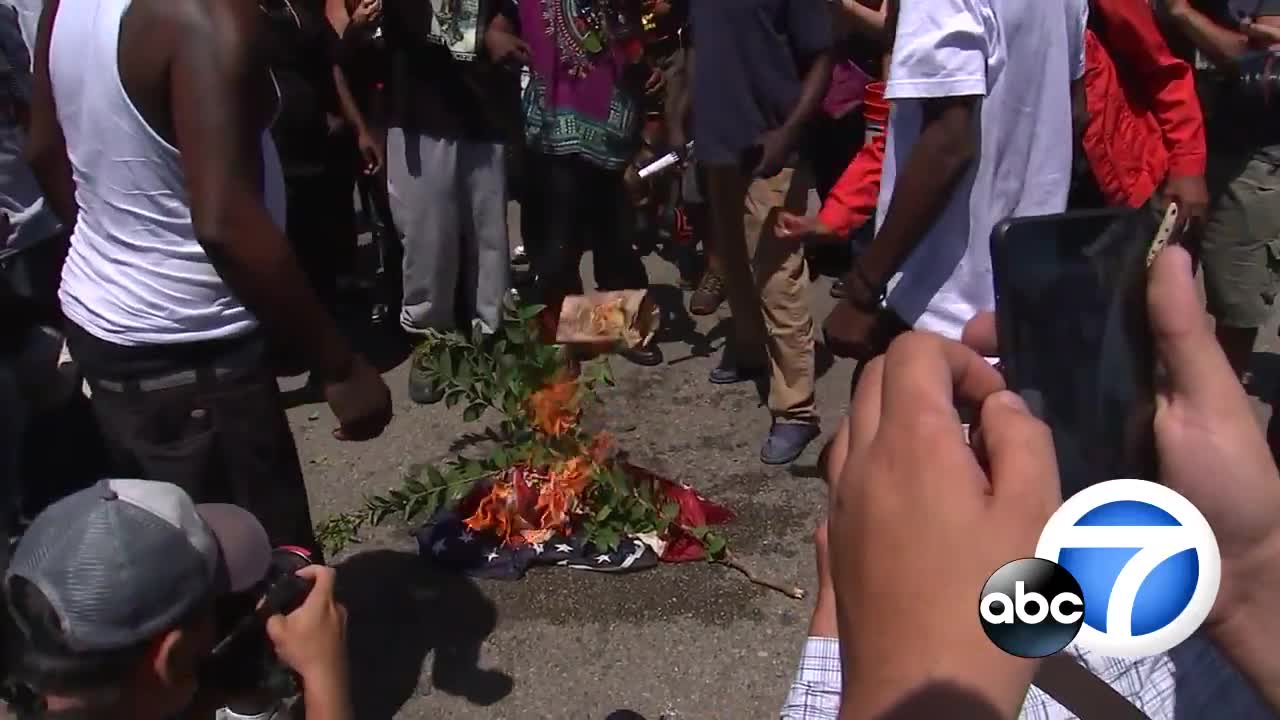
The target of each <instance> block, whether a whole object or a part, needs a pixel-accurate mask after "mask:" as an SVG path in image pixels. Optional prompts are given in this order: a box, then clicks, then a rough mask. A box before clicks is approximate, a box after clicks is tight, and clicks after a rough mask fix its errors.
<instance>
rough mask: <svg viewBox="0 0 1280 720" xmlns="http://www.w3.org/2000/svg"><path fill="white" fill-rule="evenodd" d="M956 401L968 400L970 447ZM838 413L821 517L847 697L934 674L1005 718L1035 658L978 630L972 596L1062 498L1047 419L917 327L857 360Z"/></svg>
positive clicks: (865, 703)
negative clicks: (862, 366)
mask: <svg viewBox="0 0 1280 720" xmlns="http://www.w3.org/2000/svg"><path fill="white" fill-rule="evenodd" d="M957 404H961V405H968V406H972V407H977V408H980V413H981V423H982V427H983V433H982V435H981V440H980V442H981V445H980V446H979V447H977V448H973V447H970V445H969V444H968V443H967V442H966V440H965V436H964V432H963V429H962V427H961V424H960V417H959V415H958V413H957V411H956V406H957ZM849 425H850V427H849V433H848V436H847V437H848V443H849V445H848V452H849V456H848V461H847V462H846V463H845V464H844V468H843V470H842V473H841V476H840V480H839V483H838V486H837V487H836V488H835V489H834V502H833V504H832V506H831V511H830V530H829V532H830V551H831V556H832V566H831V570H832V576H833V579H834V581H835V589H836V597H837V599H838V602H837V605H838V618H839V627H840V644H841V654H842V658H843V663H844V667H845V668H856V669H857V673H856V674H854V679H853V680H852V681H851V684H852V685H853V687H849V685H848V684H847V685H846V694H845V700H846V702H856V703H858V707H859V711H860V712H859V714H866V715H867V716H872V715H879V714H880V713H882V712H885V711H887V710H888V707H887V706H888V705H890V704H892V703H893V702H894V700H895V699H900V698H901V696H902V694H903V693H905V692H909V691H911V690H915V689H918V688H919V687H920V686H922V685H924V684H926V683H929V682H942V683H948V684H954V685H961V686H970V687H974V688H981V689H982V690H983V691H984V693H985V694H986V695H987V696H988V697H987V699H988V700H989V701H990V702H992V703H993V704H994V705H995V707H997V708H999V709H1000V710H1001V711H1002V714H1003V713H1007V714H1008V716H1009V717H1013V716H1014V715H1016V714H1017V710H1018V707H1019V705H1020V704H1021V702H1022V700H1023V699H1024V698H1025V695H1026V687H1027V685H1028V684H1029V683H1030V682H1031V678H1032V675H1033V674H1034V672H1035V667H1036V665H1035V663H1034V662H1032V661H1028V660H1024V659H1021V658H1015V657H1013V656H1010V655H1007V654H1005V653H1004V651H1002V650H1000V649H999V648H997V647H996V646H995V645H994V644H993V643H992V642H991V641H990V640H989V639H988V638H987V636H986V634H985V633H984V632H983V629H982V626H981V623H980V622H979V621H978V617H977V598H978V595H979V593H980V592H981V590H982V587H983V585H984V584H985V583H986V582H987V579H988V578H989V577H990V576H991V574H992V573H994V572H995V571H996V570H997V569H999V568H1000V567H1001V566H1003V565H1004V564H1005V563H1008V562H1010V561H1012V560H1017V559H1019V558H1024V557H1030V556H1032V555H1034V554H1035V549H1036V543H1037V541H1038V539H1039V537H1040V531H1041V529H1042V528H1043V527H1044V524H1045V522H1046V521H1047V520H1048V518H1049V516H1050V515H1051V514H1052V513H1053V511H1054V509H1056V508H1057V507H1058V506H1059V505H1060V504H1061V496H1060V494H1059V490H1058V471H1057V465H1056V461H1055V455H1054V448H1053V440H1052V437H1051V436H1050V433H1049V428H1048V427H1047V426H1046V425H1045V424H1044V423H1042V422H1040V421H1039V420H1037V419H1036V418H1035V417H1034V416H1033V415H1032V414H1031V413H1030V412H1029V411H1028V409H1027V407H1026V405H1025V404H1024V403H1023V402H1022V400H1021V399H1020V398H1019V397H1018V396H1017V395H1015V394H1013V393H1011V392H1008V391H1006V390H1005V386H1004V381H1003V379H1002V378H1001V376H1000V373H999V372H998V371H997V370H995V369H994V368H992V367H991V366H990V365H989V364H987V362H986V361H985V360H984V359H983V358H982V356H981V355H979V354H978V353H976V352H974V351H973V350H971V349H969V348H967V347H964V346H963V345H961V344H959V343H957V342H953V341H950V340H947V339H945V338H942V337H940V336H937V335H932V334H929V333H915V332H912V333H907V334H905V335H903V336H901V337H899V338H898V339H896V340H895V341H894V342H893V344H892V345H891V346H890V347H889V350H888V352H887V353H886V354H885V355H884V356H881V357H878V358H876V359H874V360H872V361H871V363H870V364H869V365H868V366H867V369H866V371H865V372H864V374H863V376H862V380H861V382H859V384H858V387H857V389H856V390H855V391H854V396H853V401H852V404H851V406H850V409H849ZM925 585H927V588H926V587H925ZM921 658H928V660H927V662H922V661H921Z"/></svg>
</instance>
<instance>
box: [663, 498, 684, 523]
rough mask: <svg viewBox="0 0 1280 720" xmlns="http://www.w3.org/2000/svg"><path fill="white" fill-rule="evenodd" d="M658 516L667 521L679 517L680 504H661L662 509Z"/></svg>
mask: <svg viewBox="0 0 1280 720" xmlns="http://www.w3.org/2000/svg"><path fill="white" fill-rule="evenodd" d="M659 517H661V518H662V519H663V520H665V521H667V522H671V521H673V520H675V519H676V518H678V517H680V504H679V503H673V502H669V503H667V504H666V505H663V506H662V511H661V512H660V513H659Z"/></svg>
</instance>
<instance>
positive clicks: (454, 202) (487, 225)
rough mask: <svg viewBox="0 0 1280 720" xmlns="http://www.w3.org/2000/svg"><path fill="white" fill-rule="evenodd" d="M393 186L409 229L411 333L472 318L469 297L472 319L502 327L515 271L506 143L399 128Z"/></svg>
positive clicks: (401, 225)
mask: <svg viewBox="0 0 1280 720" xmlns="http://www.w3.org/2000/svg"><path fill="white" fill-rule="evenodd" d="M387 191H388V194H389V195H390V198H391V215H392V218H393V219H394V220H395V224H396V228H397V229H399V231H400V232H401V233H402V234H403V235H404V309H403V310H402V311H401V314H400V324H401V325H403V326H404V329H405V330H406V331H407V332H410V333H425V332H427V331H432V330H438V331H444V330H452V329H455V328H457V324H458V322H459V321H460V320H465V318H459V317H458V312H457V310H458V308H457V307H456V303H457V302H458V301H459V300H461V301H462V302H463V303H464V305H465V310H467V311H469V312H471V313H473V314H472V316H471V320H472V322H475V323H478V324H479V325H480V327H481V328H482V329H483V330H484V331H485V332H492V331H494V330H496V329H497V328H498V326H499V323H501V321H502V299H503V296H504V295H505V294H506V292H507V286H508V282H509V274H510V271H511V256H510V249H509V247H508V245H507V182H506V166H505V162H504V155H503V146H502V144H501V143H478V142H469V141H466V140H444V139H439V138H433V137H430V136H427V135H420V134H417V133H413V132H409V131H406V130H402V129H400V128H391V129H390V130H389V131H388V132H387ZM464 269H465V276H464V274H463V271H464ZM458 283H462V288H461V289H462V292H461V293H459V292H458V290H459V288H458ZM458 329H462V330H463V331H470V329H471V328H469V327H466V328H458Z"/></svg>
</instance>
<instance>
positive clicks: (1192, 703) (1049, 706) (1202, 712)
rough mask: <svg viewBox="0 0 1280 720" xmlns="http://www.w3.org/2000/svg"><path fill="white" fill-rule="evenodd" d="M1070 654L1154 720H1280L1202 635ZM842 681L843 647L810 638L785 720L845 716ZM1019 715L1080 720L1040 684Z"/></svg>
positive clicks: (829, 719) (1029, 694)
mask: <svg viewBox="0 0 1280 720" xmlns="http://www.w3.org/2000/svg"><path fill="white" fill-rule="evenodd" d="M1067 652H1069V653H1070V654H1071V655H1073V656H1074V657H1075V658H1076V659H1077V660H1079V661H1080V662H1081V663H1082V664H1083V665H1084V666H1085V667H1087V668H1088V669H1089V670H1090V671H1091V672H1092V673H1093V674H1094V675H1097V676H1098V677H1099V678H1101V679H1102V680H1103V681H1105V682H1106V683H1107V684H1108V685H1110V686H1111V687H1113V688H1115V690H1116V691H1117V692H1118V693H1120V694H1121V695H1123V696H1124V697H1125V698H1126V699H1127V700H1128V701H1129V702H1131V703H1133V704H1134V705H1135V706H1137V708H1138V709H1139V710H1141V711H1142V712H1143V713H1145V714H1146V715H1147V717H1149V718H1151V719H1152V720H1198V719H1199V718H1205V719H1209V718H1231V720H1272V719H1273V718H1275V717H1276V715H1275V714H1273V713H1272V712H1271V711H1270V710H1268V709H1267V707H1266V705H1265V704H1264V703H1263V702H1262V701H1261V700H1260V699H1259V698H1258V696H1257V693H1256V692H1255V691H1254V690H1253V688H1252V687H1251V686H1250V685H1249V684H1248V682H1247V681H1246V680H1245V679H1244V678H1243V677H1241V676H1240V674H1239V673H1237V672H1236V671H1235V669H1234V668H1232V667H1231V666H1230V665H1229V664H1228V663H1227V662H1226V660H1225V659H1224V658H1223V657H1222V656H1221V655H1220V654H1219V653H1218V651H1217V649H1216V648H1214V647H1213V645H1212V644H1211V643H1210V642H1209V641H1208V640H1206V639H1205V638H1203V637H1201V636H1200V635H1195V636H1193V637H1192V638H1191V639H1190V640H1187V641H1186V642H1184V643H1183V644H1181V645H1179V646H1178V647H1176V648H1174V649H1173V650H1171V651H1169V652H1168V653H1165V654H1161V655H1156V656H1153V657H1149V658H1143V659H1141V660H1124V659H1119V658H1109V657H1102V656H1100V655H1096V654H1094V653H1089V652H1085V651H1083V650H1081V649H1079V648H1076V647H1075V646H1071V647H1069V648H1068V649H1067ZM840 682H841V673H840V641H839V640H836V639H834V638H819V637H811V638H808V639H807V640H806V641H805V646H804V653H803V655H801V657H800V667H799V668H798V669H797V670H796V677H795V680H794V681H793V683H792V685H791V690H790V692H789V693H788V694H787V699H786V702H785V704H784V705H783V706H782V712H781V713H780V715H779V717H780V718H781V720H835V718H836V717H837V716H838V715H839V712H840V692H841V685H840ZM1020 717H1021V719H1022V720H1073V719H1074V718H1076V717H1077V716H1076V715H1074V714H1073V713H1071V712H1070V711H1068V710H1067V709H1066V708H1065V707H1063V706H1062V705H1061V704H1059V703H1058V701H1056V700H1054V699H1053V698H1051V697H1049V696H1048V694H1046V693H1045V692H1044V691H1043V690H1041V689H1040V688H1038V687H1035V686H1034V685H1033V686H1031V688H1030V689H1029V690H1028V692H1027V699H1026V701H1025V702H1024V703H1023V705H1022V713H1021V715H1020ZM1086 720H1095V719H1093V718H1087V719H1086Z"/></svg>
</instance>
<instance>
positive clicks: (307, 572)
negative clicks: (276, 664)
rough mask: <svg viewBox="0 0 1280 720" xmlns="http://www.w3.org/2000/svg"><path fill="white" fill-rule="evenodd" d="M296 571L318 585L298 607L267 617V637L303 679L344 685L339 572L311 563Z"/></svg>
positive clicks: (343, 616)
mask: <svg viewBox="0 0 1280 720" xmlns="http://www.w3.org/2000/svg"><path fill="white" fill-rule="evenodd" d="M297 574H298V576H299V577H304V578H308V579H310V580H311V581H312V582H314V583H315V585H314V586H313V587H312V588H311V592H310V593H308V594H307V599H306V600H304V601H303V602H302V605H300V606H298V609H297V610H294V611H293V612H291V613H289V614H288V615H273V616H272V617H270V618H268V619H267V637H269V638H270V639H271V644H272V645H273V646H274V647H275V651H276V655H278V656H279V657H280V659H281V660H283V661H284V663H285V664H286V665H288V666H289V667H291V668H293V671H294V672H296V673H298V674H299V675H301V676H302V679H303V681H304V682H314V683H330V682H332V683H343V684H345V676H346V670H347V610H346V608H344V607H342V605H341V604H339V603H338V601H337V600H336V599H335V598H334V595H333V588H334V579H335V578H336V576H337V573H336V572H335V571H334V569H333V568H330V567H325V566H323V565H309V566H307V567H304V568H302V569H301V570H299V571H298V573H297Z"/></svg>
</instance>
